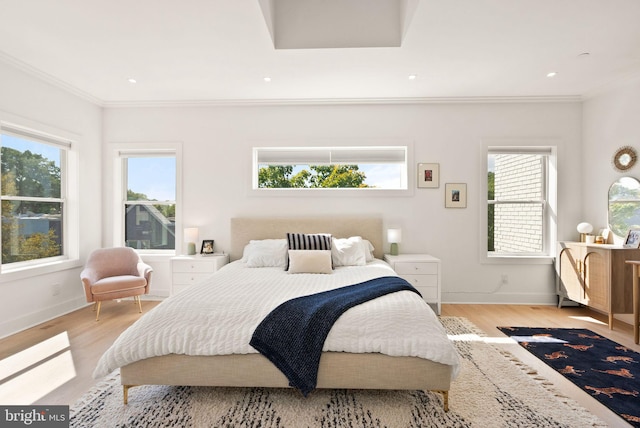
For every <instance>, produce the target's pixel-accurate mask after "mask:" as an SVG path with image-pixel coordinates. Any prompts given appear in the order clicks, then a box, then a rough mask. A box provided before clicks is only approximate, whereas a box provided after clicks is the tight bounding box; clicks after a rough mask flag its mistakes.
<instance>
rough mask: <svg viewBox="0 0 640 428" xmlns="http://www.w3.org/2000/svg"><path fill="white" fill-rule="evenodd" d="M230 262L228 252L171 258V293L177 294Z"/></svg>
mask: <svg viewBox="0 0 640 428" xmlns="http://www.w3.org/2000/svg"><path fill="white" fill-rule="evenodd" d="M227 263H229V255H228V254H212V255H211V256H207V257H202V256H198V255H194V256H177V257H172V258H171V294H172V295H173V294H177V293H179V292H181V291H184V290H185V289H187V288H188V287H190V286H192V285H194V284H197V283H198V282H200V281H202V280H204V279H205V278H207V277H208V276H209V275H211V274H213V273H214V272H216V271H217V270H218V269H220V268H221V267H222V266H224V265H226V264H227Z"/></svg>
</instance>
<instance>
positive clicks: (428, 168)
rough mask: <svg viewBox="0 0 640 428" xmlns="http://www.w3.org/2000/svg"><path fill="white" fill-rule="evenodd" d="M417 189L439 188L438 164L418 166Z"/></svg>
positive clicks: (420, 164) (421, 164)
mask: <svg viewBox="0 0 640 428" xmlns="http://www.w3.org/2000/svg"><path fill="white" fill-rule="evenodd" d="M418 187H419V188H432V189H435V188H438V187H440V164H438V163H419V164H418Z"/></svg>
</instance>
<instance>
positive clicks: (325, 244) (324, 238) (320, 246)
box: [285, 233, 331, 270]
mask: <svg viewBox="0 0 640 428" xmlns="http://www.w3.org/2000/svg"><path fill="white" fill-rule="evenodd" d="M287 243H288V245H289V249H290V250H331V234H329V233H314V234H306V233H287ZM285 270H289V264H288V263H287V267H286V268H285Z"/></svg>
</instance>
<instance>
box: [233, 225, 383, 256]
mask: <svg viewBox="0 0 640 428" xmlns="http://www.w3.org/2000/svg"><path fill="white" fill-rule="evenodd" d="M287 232H292V233H330V234H331V235H333V236H334V237H336V238H348V237H350V236H361V237H362V238H363V239H368V240H369V241H370V242H371V244H373V246H374V248H375V249H374V251H373V254H374V256H375V257H376V258H377V259H381V258H382V257H383V254H384V251H383V248H382V245H383V240H382V219H381V218H374V217H320V218H310V217H293V218H283V217H275V218H273V217H247V218H232V219H231V260H238V259H241V258H242V251H243V250H244V247H245V245H247V244H248V243H249V241H250V240H252V239H278V238H282V239H284V238H286V237H287Z"/></svg>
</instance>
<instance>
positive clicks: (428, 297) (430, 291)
mask: <svg viewBox="0 0 640 428" xmlns="http://www.w3.org/2000/svg"><path fill="white" fill-rule="evenodd" d="M416 290H418V291H419V292H420V294H422V300H424V301H425V302H438V301H439V299H438V287H416Z"/></svg>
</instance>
